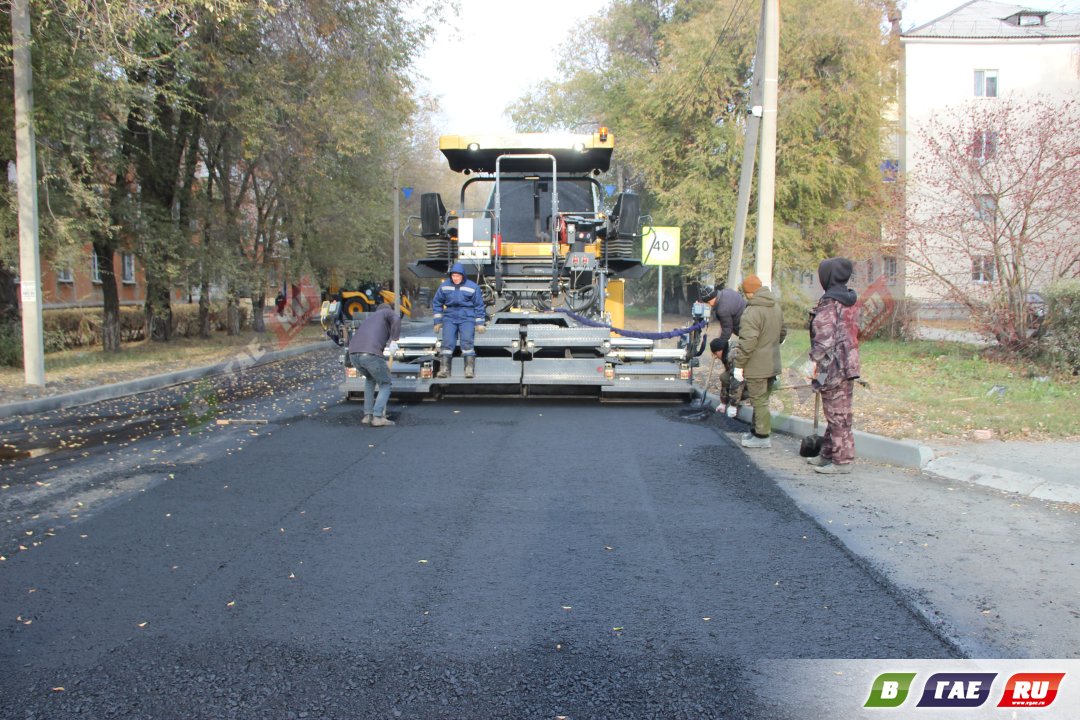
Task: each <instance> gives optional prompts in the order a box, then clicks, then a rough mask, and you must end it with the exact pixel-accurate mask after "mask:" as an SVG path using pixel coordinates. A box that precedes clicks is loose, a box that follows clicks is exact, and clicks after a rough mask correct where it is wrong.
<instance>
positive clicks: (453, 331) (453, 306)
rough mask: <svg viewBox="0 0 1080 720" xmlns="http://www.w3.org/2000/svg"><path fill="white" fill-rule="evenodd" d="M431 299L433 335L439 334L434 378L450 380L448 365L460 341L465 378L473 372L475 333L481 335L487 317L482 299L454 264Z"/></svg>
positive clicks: (477, 289)
mask: <svg viewBox="0 0 1080 720" xmlns="http://www.w3.org/2000/svg"><path fill="white" fill-rule="evenodd" d="M448 275H449V277H448V278H447V279H446V280H443V282H442V285H440V286H439V289H438V290H436V291H435V297H433V298H432V299H431V314H432V316H433V317H434V318H435V334H436V335H438V334H439V333H440V331H441V332H442V351H441V354H442V358H441V362H440V363H439V373H438V377H440V378H447V377H450V362H451V360H452V359H453V357H454V347H455V346H456V345H457V343H458V340H459V339H460V341H461V354H462V355H463V356H464V357H465V377H467V378H471V377H472V376H473V375H474V373H475V372H476V348H474V347H473V341H474V339H475V333H478V332H479V333H482V332H484V323H485V322H486V321H487V315H486V314H485V313H484V297H483V295H482V294H481V293H480V287H479V286H478V285H477V284H476V283H474V282H473V281H472V280H469V279H468V278H467V277H465V268H464V267H463V266H462V264H461V263H454V265H453V267H451V268H450V272H449V273H448Z"/></svg>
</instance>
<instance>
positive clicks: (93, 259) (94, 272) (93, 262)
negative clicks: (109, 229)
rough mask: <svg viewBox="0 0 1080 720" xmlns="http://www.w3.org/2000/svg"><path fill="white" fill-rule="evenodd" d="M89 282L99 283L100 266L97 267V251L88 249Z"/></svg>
mask: <svg viewBox="0 0 1080 720" xmlns="http://www.w3.org/2000/svg"><path fill="white" fill-rule="evenodd" d="M90 282H92V283H96V284H98V285H100V284H101V268H100V267H98V259H97V253H96V252H94V251H93V250H91V251H90Z"/></svg>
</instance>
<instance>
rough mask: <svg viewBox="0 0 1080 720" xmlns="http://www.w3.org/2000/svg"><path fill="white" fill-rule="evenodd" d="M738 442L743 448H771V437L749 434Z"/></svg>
mask: <svg viewBox="0 0 1080 720" xmlns="http://www.w3.org/2000/svg"><path fill="white" fill-rule="evenodd" d="M739 444H740V445H742V446H743V447H744V448H771V447H772V438H768V437H758V436H757V435H751V436H750V437H744V438H743V439H742V442H740V443H739Z"/></svg>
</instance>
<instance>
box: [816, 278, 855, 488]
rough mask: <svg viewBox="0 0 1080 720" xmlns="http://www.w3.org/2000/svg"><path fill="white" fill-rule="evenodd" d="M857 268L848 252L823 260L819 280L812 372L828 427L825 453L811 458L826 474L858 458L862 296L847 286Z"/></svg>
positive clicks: (843, 468) (848, 466)
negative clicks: (821, 292) (855, 421)
mask: <svg viewBox="0 0 1080 720" xmlns="http://www.w3.org/2000/svg"><path fill="white" fill-rule="evenodd" d="M852 269H853V265H852V263H851V261H850V260H848V259H847V258H842V257H834V258H829V259H828V260H822V261H821V265H819V266H818V280H819V281H820V282H821V287H822V288H823V289H824V290H825V294H824V295H822V296H821V299H820V300H818V303H817V305H816V306H815V307H814V309H813V310H812V311H811V312H810V362H811V363H812V364H811V366H810V377H811V381H812V383H813V386H814V389H815V390H816V391H817V392H818V393H820V394H821V406H822V408H823V410H824V411H825V421H826V422H827V423H828V428H827V429H826V430H825V435H824V437H823V439H822V444H821V454H820V455H818V456H817V457H812V458H807V462H808V463H810V464H811V465H814V466H815V467H814V470H815V471H817V472H819V473H823V474H826V475H837V474H846V473H849V472H851V464H852V463H853V462H854V461H855V431H854V429H853V427H852V424H853V413H852V397H853V394H854V385H855V379H856V378H858V377H859V373H860V370H861V369H860V367H859V306H858V305H857V304H856V300H857V299H858V296H857V295H856V294H855V292H854V291H853V290H850V289H848V286H847V282H848V280H849V279H850V278H851V272H852Z"/></svg>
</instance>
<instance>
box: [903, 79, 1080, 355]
mask: <svg viewBox="0 0 1080 720" xmlns="http://www.w3.org/2000/svg"><path fill="white" fill-rule="evenodd" d="M919 139H920V141H921V146H920V147H921V149H920V150H919V151H918V152H917V153H916V155H915V163H914V164H913V167H916V168H918V171H917V172H912V174H911V175H910V176H909V177H907V178H906V179H905V183H904V190H905V195H906V202H905V203H904V204H903V205H902V206H901V207H902V214H901V215H900V217H899V218H898V221H899V227H898V232H899V235H898V237H901V238H903V239H904V255H905V258H906V260H907V262H908V268H909V281H910V282H914V283H916V284H919V285H922V286H923V287H926V288H930V289H932V290H934V291H936V294H938V295H939V296H940V297H942V298H944V299H948V300H950V301H952V302H955V303H958V304H959V305H961V306H962V307H964V308H965V309H966V310H967V311H968V312H970V314H971V318H972V320H973V321H974V323H975V324H976V326H977V327H979V328H980V329H982V330H984V331H985V332H987V333H989V334H990V335H991V336H993V337H994V338H996V339H997V341H998V343H999V344H1000V345H1001V346H1002V347H1003V348H1005V349H1007V350H1010V351H1017V350H1022V349H1024V348H1026V347H1028V345H1029V344H1030V340H1029V335H1030V333H1029V330H1030V327H1029V316H1030V314H1029V309H1028V299H1029V292H1030V291H1031V290H1032V289H1033V288H1034V287H1036V286H1038V285H1040V284H1045V283H1049V282H1052V281H1053V280H1056V279H1059V278H1069V277H1077V276H1078V275H1080V242H1077V236H1078V234H1080V183H1077V181H1076V178H1077V176H1078V174H1080V98H1077V97H1075V96H1064V97H1058V96H1055V97H1048V96H1044V95H1036V96H1022V95H1012V96H1008V97H1003V98H997V99H994V100H991V101H986V102H970V103H967V104H964V105H960V106H956V107H953V108H949V109H946V110H943V111H940V112H938V113H935V114H934V115H932V116H931V117H930V118H929V119H928V121H927V122H926V123H925V125H924V126H923V128H922V129H921V132H920V133H919Z"/></svg>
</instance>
